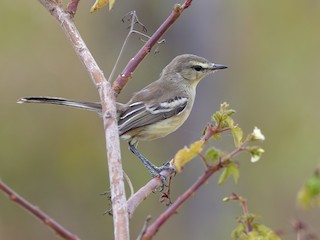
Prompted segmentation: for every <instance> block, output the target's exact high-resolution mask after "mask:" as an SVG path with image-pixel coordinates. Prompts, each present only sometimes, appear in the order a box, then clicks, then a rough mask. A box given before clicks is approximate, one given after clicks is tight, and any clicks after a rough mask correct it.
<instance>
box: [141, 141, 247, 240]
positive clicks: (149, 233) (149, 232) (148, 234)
mask: <svg viewBox="0 0 320 240" xmlns="http://www.w3.org/2000/svg"><path fill="white" fill-rule="evenodd" d="M243 150H244V149H243V148H242V147H239V148H237V149H235V150H234V151H233V152H231V153H230V154H228V155H227V156H225V157H223V158H222V159H221V160H220V161H218V163H216V164H215V165H213V166H211V167H209V168H208V169H207V170H206V172H205V173H204V174H203V175H202V176H201V177H200V178H199V179H198V180H197V181H196V182H195V183H194V184H193V185H192V186H191V187H190V188H189V189H187V191H185V192H184V193H183V194H182V195H181V196H180V197H178V198H177V200H176V201H175V202H174V203H173V204H172V205H170V207H168V208H167V210H166V211H164V212H163V213H162V214H161V215H160V216H159V217H158V218H157V219H156V220H155V221H154V222H153V223H152V224H151V225H150V226H149V227H148V228H147V229H146V231H145V233H144V235H143V237H142V239H143V240H148V239H152V237H153V236H154V235H155V234H156V233H157V231H158V230H159V228H160V227H161V226H162V225H163V224H164V223H165V222H166V221H167V220H168V219H169V218H170V217H171V216H172V215H174V214H176V213H177V210H178V208H179V207H180V206H181V205H182V204H183V203H185V202H186V201H187V200H188V199H189V198H190V197H191V196H193V195H194V193H195V192H196V191H197V190H198V189H199V188H200V187H201V186H203V185H204V184H205V183H206V182H207V180H208V179H209V178H210V177H211V176H212V175H213V174H214V173H216V172H217V171H219V170H220V169H221V168H223V167H224V166H225V165H227V164H228V163H229V162H230V159H231V158H233V157H234V156H235V155H237V154H238V153H239V152H241V151H243Z"/></svg>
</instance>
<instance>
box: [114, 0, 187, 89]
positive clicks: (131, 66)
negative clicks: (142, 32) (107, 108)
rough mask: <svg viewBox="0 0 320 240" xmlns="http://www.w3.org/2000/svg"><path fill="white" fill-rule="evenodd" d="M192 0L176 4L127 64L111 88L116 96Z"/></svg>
mask: <svg viewBox="0 0 320 240" xmlns="http://www.w3.org/2000/svg"><path fill="white" fill-rule="evenodd" d="M191 3H192V0H186V1H185V2H184V3H183V4H182V5H180V4H176V5H175V6H174V8H173V10H172V12H171V14H170V15H169V17H168V18H167V19H166V20H165V21H164V22H163V23H162V24H161V26H160V27H159V28H158V29H157V31H156V32H155V33H154V34H153V35H152V36H151V37H150V38H149V40H148V41H147V42H146V43H145V45H144V46H143V47H142V48H141V49H140V50H139V52H138V53H137V54H136V55H135V56H134V57H133V58H132V59H131V60H130V61H129V62H128V64H127V66H126V67H125V68H124V70H123V71H122V73H121V74H119V76H118V77H117V79H116V80H115V81H114V82H113V85H112V88H113V90H114V91H115V93H116V94H119V93H120V92H121V90H122V88H123V87H124V86H125V85H126V84H127V82H128V81H129V80H130V79H131V77H132V73H133V71H134V70H135V69H136V68H137V66H138V65H139V63H140V62H141V61H142V60H143V58H144V57H145V56H146V55H147V54H148V53H149V52H150V50H151V48H152V47H153V46H154V45H155V44H156V43H157V42H158V41H159V39H160V38H161V36H162V35H163V34H164V33H165V32H166V31H167V30H168V29H169V27H170V26H171V25H172V24H173V23H174V22H175V21H176V20H177V19H178V18H179V16H180V15H181V13H182V12H183V11H184V10H185V9H187V8H188V7H190V5H191Z"/></svg>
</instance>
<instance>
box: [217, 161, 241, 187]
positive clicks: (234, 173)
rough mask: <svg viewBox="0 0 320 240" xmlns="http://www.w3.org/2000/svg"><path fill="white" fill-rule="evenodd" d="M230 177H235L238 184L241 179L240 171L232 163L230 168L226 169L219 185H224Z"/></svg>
mask: <svg viewBox="0 0 320 240" xmlns="http://www.w3.org/2000/svg"><path fill="white" fill-rule="evenodd" d="M230 175H232V176H233V179H234V181H235V183H237V182H238V179H239V169H238V166H237V165H236V164H235V163H230V164H229V165H228V166H226V167H225V168H224V170H223V172H222V174H221V175H220V178H219V180H218V184H222V183H224V182H225V181H226V179H227V178H228V177H229V176H230Z"/></svg>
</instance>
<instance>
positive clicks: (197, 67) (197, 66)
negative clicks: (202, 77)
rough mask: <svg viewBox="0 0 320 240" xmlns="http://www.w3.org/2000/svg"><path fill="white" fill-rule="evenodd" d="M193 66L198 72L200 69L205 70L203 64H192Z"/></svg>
mask: <svg viewBox="0 0 320 240" xmlns="http://www.w3.org/2000/svg"><path fill="white" fill-rule="evenodd" d="M192 68H193V69H194V70H196V71H197V72H200V71H202V70H204V68H203V67H202V66H200V65H195V66H192Z"/></svg>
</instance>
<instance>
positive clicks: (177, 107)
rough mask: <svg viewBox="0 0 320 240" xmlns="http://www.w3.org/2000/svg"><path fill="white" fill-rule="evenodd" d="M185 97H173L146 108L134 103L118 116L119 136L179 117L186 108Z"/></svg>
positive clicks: (186, 100)
mask: <svg viewBox="0 0 320 240" xmlns="http://www.w3.org/2000/svg"><path fill="white" fill-rule="evenodd" d="M187 103H188V98H187V97H179V96H177V97H174V98H170V99H167V100H165V101H162V102H160V103H156V104H153V105H151V106H147V105H146V104H145V103H143V102H135V103H132V104H130V105H129V108H128V109H126V110H125V111H124V112H122V113H121V114H120V116H119V120H118V125H119V134H120V136H121V135H122V134H125V133H126V132H128V131H131V130H133V129H136V128H140V127H144V126H147V125H150V124H154V123H156V122H159V121H162V120H164V119H167V118H170V117H173V116H176V115H179V114H180V113H181V112H182V111H183V110H184V109H185V108H186V106H187Z"/></svg>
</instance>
